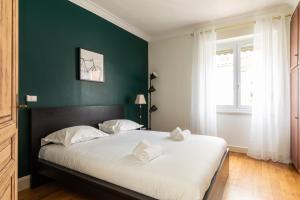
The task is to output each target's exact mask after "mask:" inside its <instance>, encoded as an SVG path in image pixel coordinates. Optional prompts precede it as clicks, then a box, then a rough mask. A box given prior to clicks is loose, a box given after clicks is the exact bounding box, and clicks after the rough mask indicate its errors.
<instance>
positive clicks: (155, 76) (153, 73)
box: [150, 72, 157, 80]
mask: <svg viewBox="0 0 300 200" xmlns="http://www.w3.org/2000/svg"><path fill="white" fill-rule="evenodd" d="M156 78H157V74H156V73H155V72H152V73H151V74H150V79H151V80H153V79H156Z"/></svg>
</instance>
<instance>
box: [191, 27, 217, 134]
mask: <svg viewBox="0 0 300 200" xmlns="http://www.w3.org/2000/svg"><path fill="white" fill-rule="evenodd" d="M215 54H216V33H215V31H203V32H195V33H194V53H193V67H192V80H191V81H192V82H191V84H192V85H191V88H192V91H191V92H192V95H191V130H192V132H193V133H195V134H204V135H214V136H216V135H217V125H216V123H217V122H216V121H217V120H216V104H215V94H214V93H215V91H216V90H215V84H214V74H215V65H214V57H215Z"/></svg>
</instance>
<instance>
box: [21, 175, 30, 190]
mask: <svg viewBox="0 0 300 200" xmlns="http://www.w3.org/2000/svg"><path fill="white" fill-rule="evenodd" d="M28 188H30V175H27V176H23V177H21V178H19V179H18V191H22V190H26V189H28Z"/></svg>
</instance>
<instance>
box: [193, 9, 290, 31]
mask: <svg viewBox="0 0 300 200" xmlns="http://www.w3.org/2000/svg"><path fill="white" fill-rule="evenodd" d="M291 16H292V15H291V14H289V15H285V17H291ZM280 18H281V16H277V17H273V18H272V20H278V19H280ZM250 24H255V21H250V22H246V23H240V24H234V25H228V26H222V27H219V28H216V29H215V30H216V31H220V30H224V29H230V28H235V27H241V26H244V25H250ZM205 32H208V31H205ZM190 36H194V33H191V34H190Z"/></svg>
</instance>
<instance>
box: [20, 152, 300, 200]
mask: <svg viewBox="0 0 300 200" xmlns="http://www.w3.org/2000/svg"><path fill="white" fill-rule="evenodd" d="M19 199H20V200H39V199H42V200H54V199H55V200H84V199H97V198H95V197H92V196H88V195H86V194H83V193H82V191H70V190H68V189H65V188H64V187H63V186H61V185H57V184H48V185H45V186H41V187H39V188H36V189H34V190H24V191H22V192H20V193H19ZM223 200H300V175H299V174H298V173H297V172H296V170H295V169H294V168H293V167H291V166H289V165H283V164H278V163H272V162H263V161H257V160H254V159H251V158H248V157H247V156H245V155H243V154H238V153H231V155H230V176H229V179H228V182H227V185H226V190H225V193H224V197H223Z"/></svg>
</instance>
